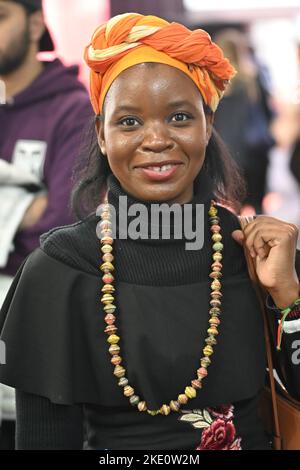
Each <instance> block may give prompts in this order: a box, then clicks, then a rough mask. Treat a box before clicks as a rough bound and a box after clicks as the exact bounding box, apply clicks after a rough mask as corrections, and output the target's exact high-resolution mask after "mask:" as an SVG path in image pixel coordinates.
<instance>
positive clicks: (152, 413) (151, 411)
mask: <svg viewBox="0 0 300 470" xmlns="http://www.w3.org/2000/svg"><path fill="white" fill-rule="evenodd" d="M147 413H148V414H149V415H151V416H156V415H157V414H158V413H159V410H158V411H156V410H147Z"/></svg>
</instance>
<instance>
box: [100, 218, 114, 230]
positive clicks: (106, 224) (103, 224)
mask: <svg viewBox="0 0 300 470" xmlns="http://www.w3.org/2000/svg"><path fill="white" fill-rule="evenodd" d="M102 218H103V217H102ZM99 227H100V228H101V230H104V229H110V228H111V227H112V223H111V222H110V221H109V220H107V219H106V220H102V221H101V222H100V223H99Z"/></svg>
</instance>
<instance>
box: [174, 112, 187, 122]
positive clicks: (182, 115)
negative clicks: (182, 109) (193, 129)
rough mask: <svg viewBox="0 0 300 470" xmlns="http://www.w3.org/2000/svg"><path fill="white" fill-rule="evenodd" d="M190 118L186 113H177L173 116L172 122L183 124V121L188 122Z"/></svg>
mask: <svg viewBox="0 0 300 470" xmlns="http://www.w3.org/2000/svg"><path fill="white" fill-rule="evenodd" d="M189 117H190V116H188V115H187V114H185V113H176V114H174V116H172V119H171V121H173V122H174V121H175V122H181V121H187V120H188V119H189Z"/></svg>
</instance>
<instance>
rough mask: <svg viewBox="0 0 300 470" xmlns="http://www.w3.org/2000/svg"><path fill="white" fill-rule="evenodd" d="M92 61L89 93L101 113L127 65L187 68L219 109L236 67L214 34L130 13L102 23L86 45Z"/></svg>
mask: <svg viewBox="0 0 300 470" xmlns="http://www.w3.org/2000/svg"><path fill="white" fill-rule="evenodd" d="M84 58H85V61H86V63H87V65H88V66H89V67H90V69H91V72H90V97H91V102H92V105H93V108H94V111H95V113H96V114H100V113H101V112H102V105H103V101H104V98H105V95H106V93H107V91H108V89H109V87H110V85H111V84H112V82H113V81H114V80H115V78H116V77H117V76H118V75H119V74H120V73H121V72H122V71H123V70H125V69H127V68H129V67H131V66H133V65H136V64H140V63H143V62H158V63H162V64H168V65H171V66H173V67H176V68H177V69H179V70H182V71H183V72H184V73H185V74H186V75H188V76H189V77H190V78H191V79H192V80H193V81H194V83H195V84H196V85H197V87H198V88H199V90H200V92H201V95H202V97H203V99H204V102H205V103H206V104H207V105H208V106H209V107H210V108H211V109H212V111H215V110H216V109H217V106H218V104H219V101H220V98H221V97H222V95H223V93H224V90H225V87H226V85H227V83H228V82H229V80H230V79H231V78H232V77H233V76H234V75H235V70H234V68H233V67H232V65H231V64H230V62H229V61H228V59H226V58H225V57H224V55H223V52H222V50H221V49H220V48H219V47H218V46H217V45H216V44H215V43H213V42H212V41H211V38H210V36H209V34H208V33H207V32H206V31H204V30H202V29H197V30H195V31H190V30H189V29H188V28H186V27H185V26H183V25H181V24H179V23H168V22H167V21H165V20H163V19H161V18H158V17H156V16H144V15H140V14H138V13H125V14H123V15H118V16H115V17H113V18H111V19H110V20H109V21H107V23H104V24H103V25H101V26H99V28H97V29H96V31H95V33H94V34H93V37H92V41H91V43H90V44H89V45H88V46H87V47H86V49H85V54H84Z"/></svg>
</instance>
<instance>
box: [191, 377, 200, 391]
mask: <svg viewBox="0 0 300 470" xmlns="http://www.w3.org/2000/svg"><path fill="white" fill-rule="evenodd" d="M191 384H192V387H193V388H196V389H200V388H202V383H201V382H200V380H197V379H194V380H192V381H191Z"/></svg>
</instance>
